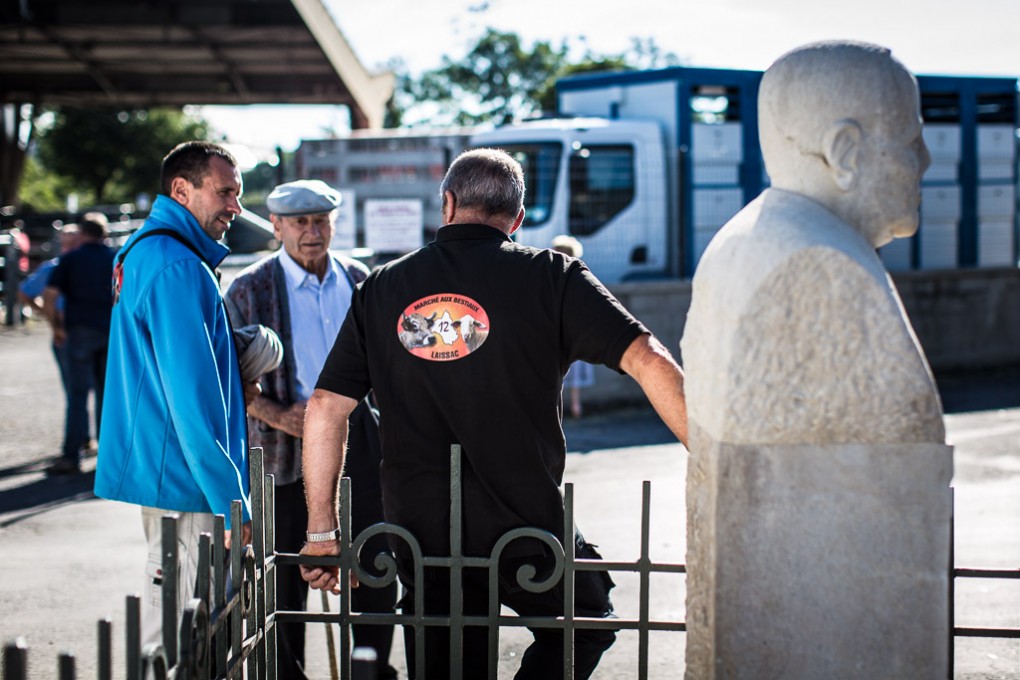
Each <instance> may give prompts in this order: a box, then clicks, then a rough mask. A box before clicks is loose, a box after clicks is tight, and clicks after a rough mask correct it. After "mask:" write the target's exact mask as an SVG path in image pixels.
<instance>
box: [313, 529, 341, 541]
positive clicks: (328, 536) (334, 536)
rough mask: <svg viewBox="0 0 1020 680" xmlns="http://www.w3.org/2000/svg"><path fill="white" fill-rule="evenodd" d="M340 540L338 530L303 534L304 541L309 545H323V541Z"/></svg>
mask: <svg viewBox="0 0 1020 680" xmlns="http://www.w3.org/2000/svg"><path fill="white" fill-rule="evenodd" d="M339 539H340V529H339V528H337V529H331V530H329V531H319V532H309V533H307V534H305V540H306V541H308V542H309V543H323V542H325V541H336V540H339Z"/></svg>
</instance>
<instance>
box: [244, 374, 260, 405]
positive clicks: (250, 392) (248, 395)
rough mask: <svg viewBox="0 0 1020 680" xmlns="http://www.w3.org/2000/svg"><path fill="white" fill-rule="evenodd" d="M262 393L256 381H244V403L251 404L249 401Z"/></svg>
mask: <svg viewBox="0 0 1020 680" xmlns="http://www.w3.org/2000/svg"><path fill="white" fill-rule="evenodd" d="M261 394H262V385H259V383H258V381H257V380H256V381H254V382H246V383H244V403H245V404H246V405H247V406H251V403H252V402H253V401H255V399H256V398H257V397H258V396H259V395H261Z"/></svg>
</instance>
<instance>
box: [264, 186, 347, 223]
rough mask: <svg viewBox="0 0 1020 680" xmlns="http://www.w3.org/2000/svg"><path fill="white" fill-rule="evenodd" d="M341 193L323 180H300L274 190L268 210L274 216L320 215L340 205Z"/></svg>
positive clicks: (267, 199)
mask: <svg viewBox="0 0 1020 680" xmlns="http://www.w3.org/2000/svg"><path fill="white" fill-rule="evenodd" d="M340 200H341V199H340V192H339V191H337V190H336V189H334V188H333V187H331V186H329V185H328V184H326V183H325V182H323V181H322V180H321V179H299V180H296V181H294V182H287V183H286V184H281V185H280V186H278V187H276V188H275V189H273V191H272V193H270V194H269V197H268V198H266V208H268V209H269V212H271V213H272V214H274V215H280V216H282V217H289V216H292V215H318V214H319V213H325V212H330V211H331V210H333V209H334V208H336V207H337V206H338V205H340Z"/></svg>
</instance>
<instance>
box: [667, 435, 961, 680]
mask: <svg viewBox="0 0 1020 680" xmlns="http://www.w3.org/2000/svg"><path fill="white" fill-rule="evenodd" d="M691 444H692V445H691V450H692V452H694V453H692V455H691V459H690V464H689V468H688V482H687V502H688V513H687V524H688V526H687V532H688V546H689V547H688V554H687V564H688V577H687V588H688V593H687V622H688V634H687V635H688V637H687V675H686V677H687V678H689V679H690V680H695V679H697V680H710V679H713V678H727V679H739V678H747V679H748V680H762V679H763V678H786V679H793V678H804V679H806V680H807V679H812V680H813V679H816V678H861V679H862V680H864V679H867V680H875V679H877V678H911V679H921V678H931V679H932V680H934V679H936V678H937V679H938V680H942V679H943V678H945V677H947V672H948V671H947V664H948V647H947V645H948V644H949V625H950V624H949V610H948V593H949V590H948V578H949V569H950V521H951V512H952V508H951V497H950V492H949V481H950V478H951V476H952V449H951V447H949V446H945V445H941V444H934V443H930V444H928V443H924V444H814V445H774V444H773V445H751V444H725V443H720V442H717V441H713V440H712V439H711V438H710V437H709V436H708V435H707V434H706V433H705V432H704V431H701V430H698V429H697V426H696V425H692V430H691Z"/></svg>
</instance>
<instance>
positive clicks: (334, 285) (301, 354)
mask: <svg viewBox="0 0 1020 680" xmlns="http://www.w3.org/2000/svg"><path fill="white" fill-rule="evenodd" d="M327 262H328V263H329V268H328V269H327V270H326V276H324V277H323V279H322V281H321V282H320V281H319V277H318V276H316V275H315V274H311V273H309V272H307V271H305V270H304V269H303V268H302V267H301V265H299V264H298V263H297V262H295V261H294V259H293V258H292V257H291V256H290V255H288V254H287V251H286V250H283V251H281V252H280V264H281V265H282V266H283V273H284V276H285V277H286V279H287V300H288V302H289V303H290V328H291V337H292V339H293V340H292V342H291V347H289V348H288V349H289V350H290V351H291V352H293V354H294V368H295V370H296V371H297V393H298V398H299V399H304V400H307V399H309V398H310V397H311V396H312V392H313V391H314V390H315V383H316V382H318V380H319V372H320V371H322V366H323V365H324V364H325V363H326V357H327V356H329V351H330V350H331V349H333V343H334V342H336V336H337V334H338V333H339V332H340V326H341V325H343V322H344V318H345V317H346V316H347V310H348V308H350V306H351V295H352V294H353V292H354V291H353V289H352V288H351V284H350V282H349V281H348V280H347V275H346V274H345V273H344V272H343V271H341V270H340V265H339V264H337V261H336V260H334V259H333V258H332V257H330V258H328V259H327Z"/></svg>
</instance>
